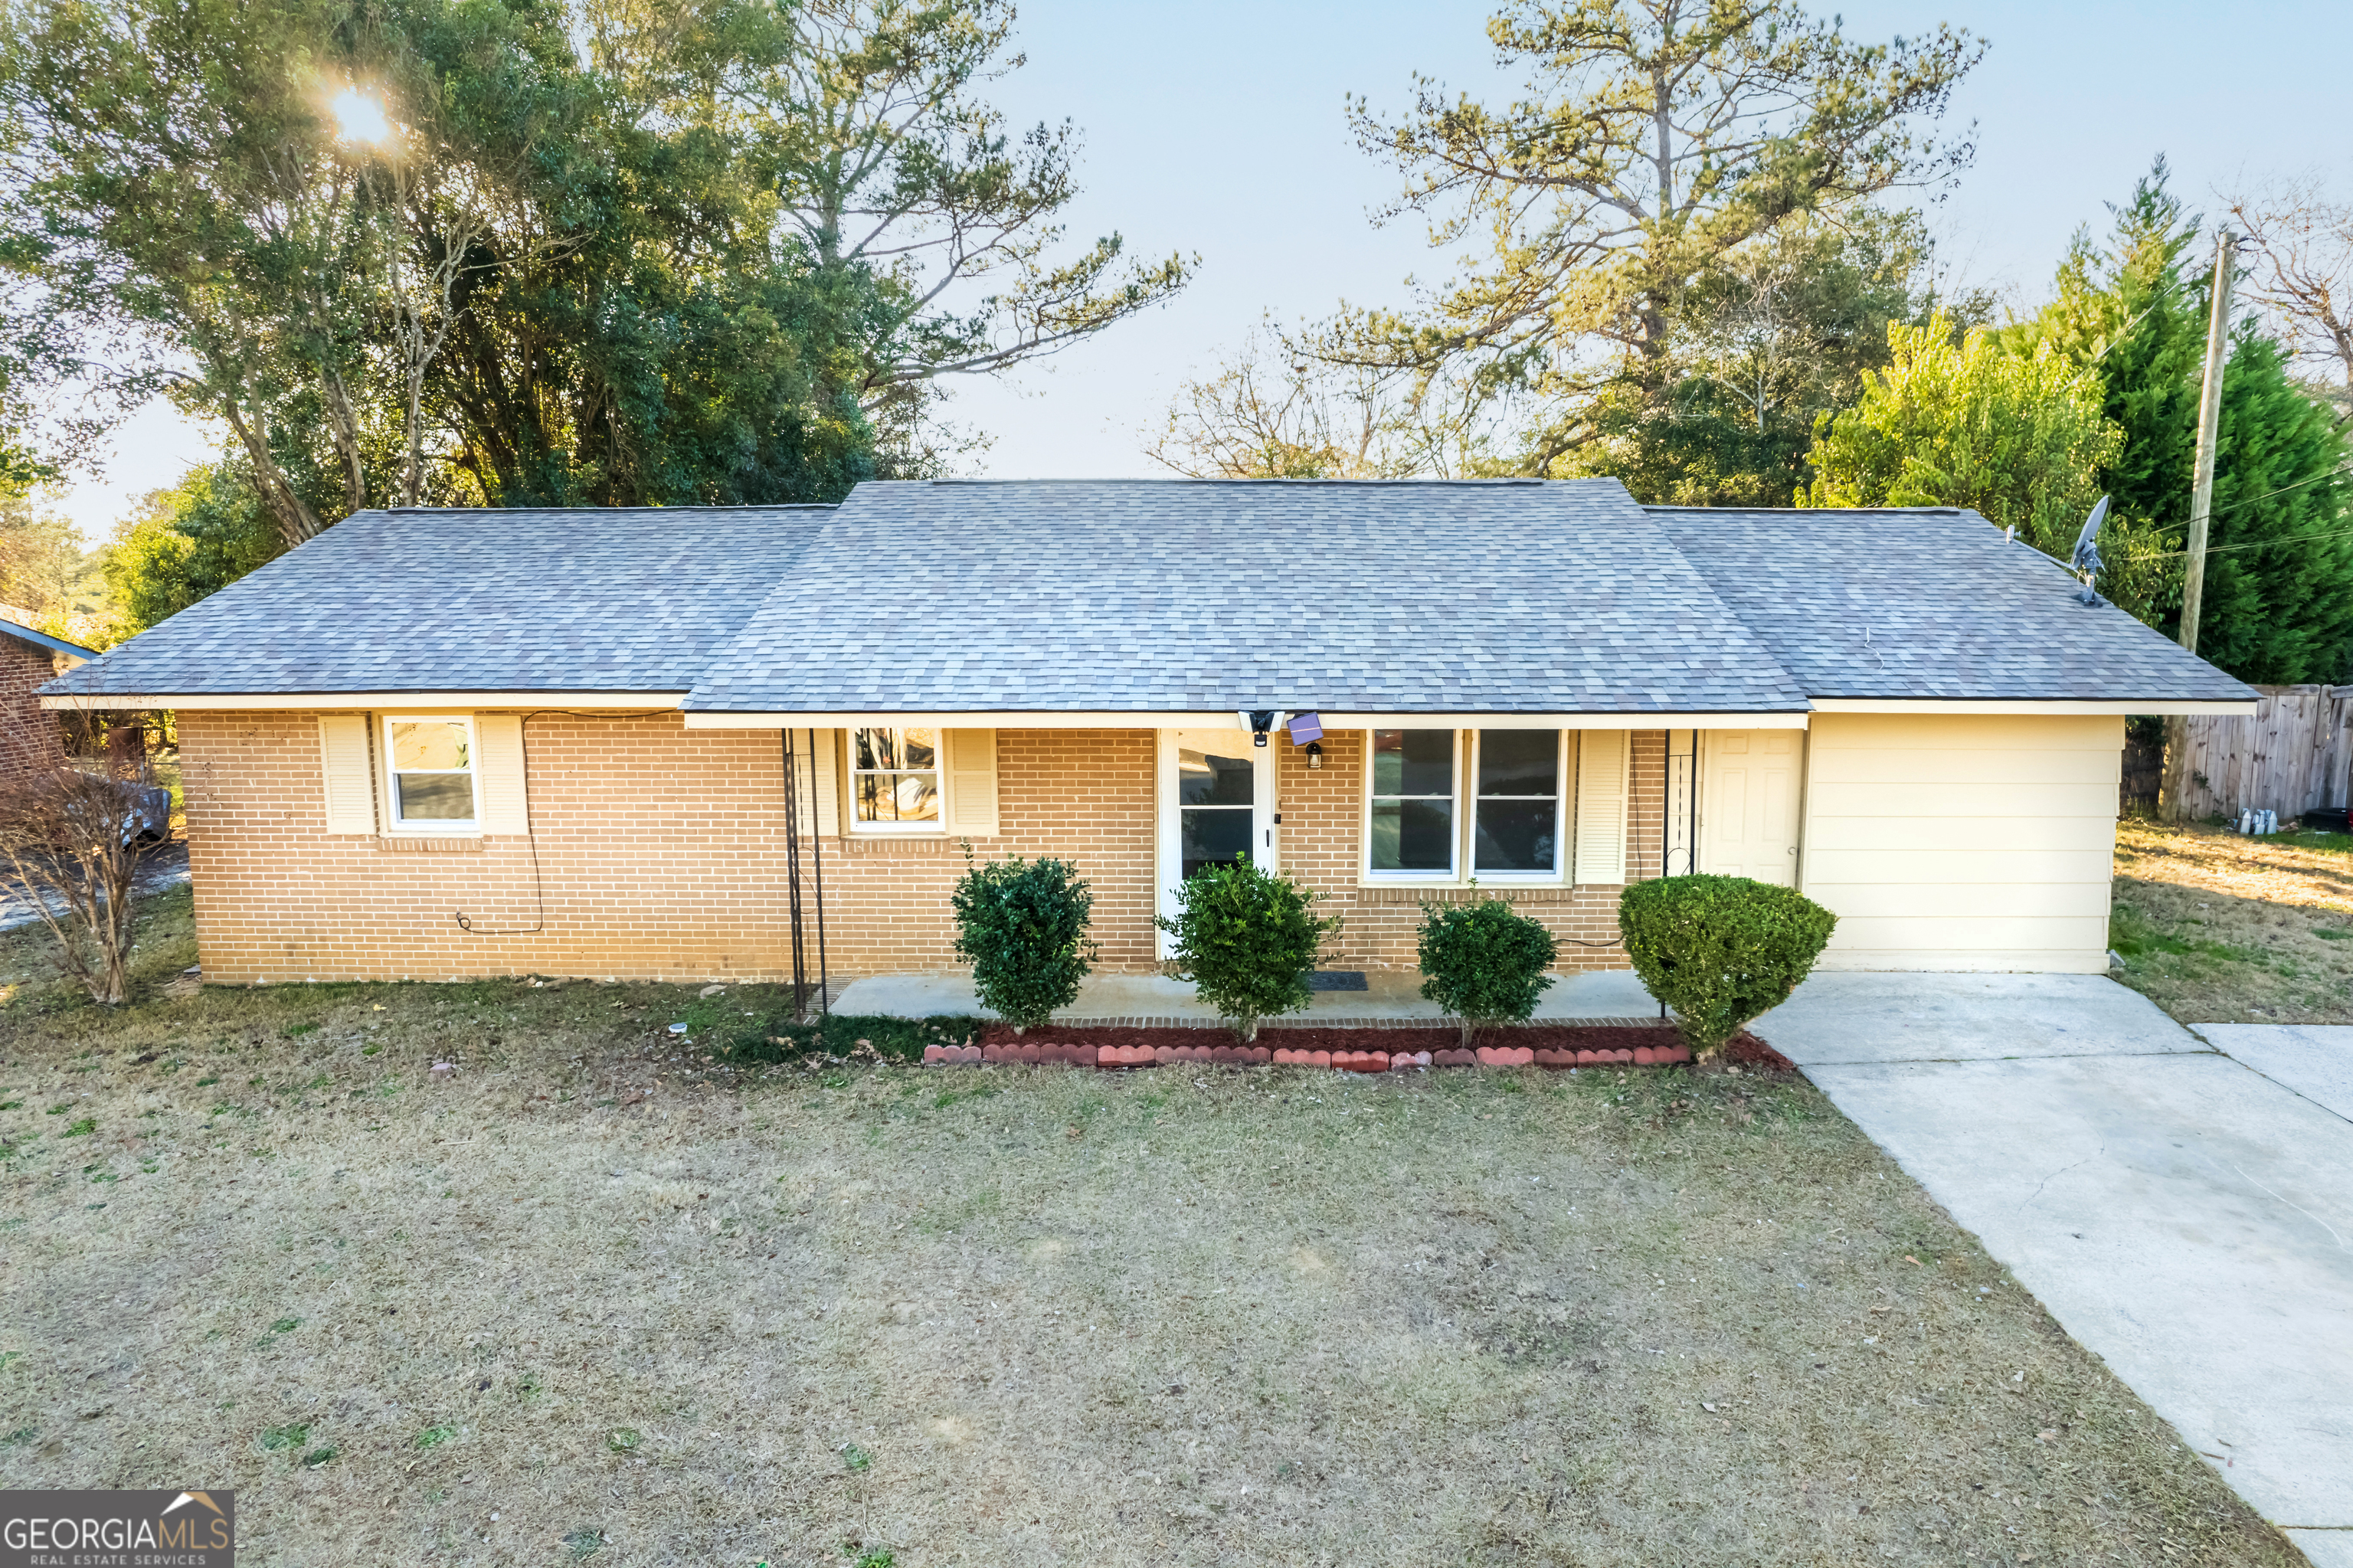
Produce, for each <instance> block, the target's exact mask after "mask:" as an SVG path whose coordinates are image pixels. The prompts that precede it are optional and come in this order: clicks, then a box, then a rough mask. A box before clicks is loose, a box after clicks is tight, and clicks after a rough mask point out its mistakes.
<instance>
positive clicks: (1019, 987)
mask: <svg viewBox="0 0 2353 1568" xmlns="http://www.w3.org/2000/svg"><path fill="white" fill-rule="evenodd" d="M965 867H966V869H965V874H964V878H963V880H961V881H959V882H958V883H957V884H956V885H955V894H954V895H952V896H951V898H950V900H949V902H950V904H951V906H953V907H954V908H955V921H956V944H955V950H956V956H957V957H958V958H960V959H971V960H972V984H973V989H974V990H975V991H978V992H979V993H980V1003H981V1005H982V1006H983V1007H986V1008H987V1009H988V1010H989V1011H991V1012H995V1013H997V1015H998V1016H999V1017H1001V1018H1003V1019H1004V1020H1005V1021H1006V1022H1008V1023H1010V1024H1012V1025H1013V1032H1014V1033H1016V1034H1018V1033H1022V1032H1024V1031H1025V1030H1028V1029H1029V1028H1030V1027H1031V1026H1032V1025H1037V1024H1042V1023H1044V1022H1046V1021H1047V1020H1048V1019H1050V1018H1051V1017H1053V1015H1054V1011H1055V1009H1057V1008H1062V1007H1068V1006H1070V1005H1071V1002H1073V1001H1077V1000H1078V995H1079V982H1080V981H1081V980H1084V979H1086V978H1087V971H1088V970H1089V969H1092V968H1093V967H1094V966H1093V964H1092V955H1093V951H1094V948H1093V945H1092V943H1090V942H1089V941H1088V940H1087V921H1088V918H1089V917H1090V916H1092V913H1093V911H1094V904H1095V897H1094V895H1093V893H1092V892H1091V891H1089V889H1088V887H1087V885H1086V884H1085V883H1083V882H1082V881H1080V880H1079V868H1078V867H1076V866H1074V865H1072V864H1071V863H1069V862H1068V861H1060V860H1042V859H1041V860H1031V861H1025V860H1021V859H1018V858H1016V859H1012V860H999V861H991V862H990V863H987V865H978V864H975V863H974V862H973V859H972V850H971V847H970V846H969V845H967V846H966V847H965Z"/></svg>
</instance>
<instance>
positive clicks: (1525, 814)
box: [1471, 729, 1567, 876]
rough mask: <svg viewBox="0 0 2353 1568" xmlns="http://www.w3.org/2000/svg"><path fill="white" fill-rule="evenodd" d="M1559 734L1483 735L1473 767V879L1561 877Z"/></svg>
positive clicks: (1538, 731) (1500, 731)
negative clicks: (1479, 877) (1475, 790)
mask: <svg viewBox="0 0 2353 1568" xmlns="http://www.w3.org/2000/svg"><path fill="white" fill-rule="evenodd" d="M1561 733H1562V732H1561V731H1559V730H1556V729H1482V730H1481V731H1479V732H1478V736H1477V741H1476V755H1477V758H1478V760H1477V761H1476V763H1475V764H1473V769H1474V772H1475V776H1476V777H1477V779H1478V791H1479V792H1478V794H1477V796H1476V797H1475V799H1474V800H1473V801H1472V816H1471V873H1472V875H1474V876H1558V875H1559V874H1560V871H1561V864H1560V853H1561V837H1562V834H1561V798H1562V791H1561V780H1562V779H1563V778H1564V777H1565V776H1566V775H1567V768H1564V767H1563V766H1562V763H1561V753H1562V747H1561Z"/></svg>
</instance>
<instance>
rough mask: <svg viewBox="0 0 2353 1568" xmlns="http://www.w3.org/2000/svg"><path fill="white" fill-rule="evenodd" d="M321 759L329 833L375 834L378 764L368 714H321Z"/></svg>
mask: <svg viewBox="0 0 2353 1568" xmlns="http://www.w3.org/2000/svg"><path fill="white" fill-rule="evenodd" d="M319 760H320V766H321V774H322V783H323V784H324V786H325V788H326V796H327V831H328V832H331V833H370V834H373V833H374V832H375V758H374V755H373V753H372V750H371V748H370V747H369V745H368V716H367V715H365V714H321V715H319Z"/></svg>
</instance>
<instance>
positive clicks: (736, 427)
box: [0, 0, 1186, 545]
mask: <svg viewBox="0 0 2353 1568" xmlns="http://www.w3.org/2000/svg"><path fill="white" fill-rule="evenodd" d="M1010 24H1011V13H1010V11H1009V10H1008V8H1006V7H1005V6H1003V5H1001V4H999V3H997V0H940V3H937V4H925V5H916V4H908V3H906V0H805V3H803V4H798V5H744V4H742V3H741V0H686V3H682V4H679V5H649V4H646V3H644V0H580V3H579V4H576V5H569V6H564V5H537V4H531V5H523V4H514V3H512V0H286V3H285V4H282V5H266V6H253V5H241V4H235V3H231V0H8V3H6V4H5V9H0V126H5V127H6V128H7V133H8V134H9V135H11V136H13V137H15V138H16V140H15V141H14V142H12V143H10V150H11V152H12V153H13V154H14V155H13V156H11V157H10V158H8V159H7V160H6V161H5V164H0V229H5V231H8V232H11V233H13V234H15V235H16V236H17V237H18V238H16V240H14V241H11V249H7V251H6V252H5V258H0V259H5V260H7V261H8V263H9V264H10V265H11V266H12V267H14V268H15V269H16V273H17V275H20V276H30V277H32V278H34V279H35V280H36V281H37V283H38V285H39V286H40V288H41V289H42V290H43V291H46V297H47V298H51V299H54V300H56V301H58V302H61V304H60V308H61V309H63V310H65V311H66V312H67V313H68V315H69V317H70V319H71V321H72V323H73V324H74V326H75V328H76V329H77V330H78V331H79V333H80V334H82V336H83V337H84V338H85V339H93V340H94V339H96V338H99V337H101V336H104V335H105V334H113V335H115V336H116V337H118V338H120V339H121V340H122V341H123V342H124V343H126V344H136V345H141V346H143V348H144V349H145V350H146V351H147V352H146V354H145V356H144V357H143V358H142V359H139V360H137V361H136V362H135V363H134V364H133V366H132V370H131V372H130V373H129V374H127V375H125V376H122V377H121V379H120V382H119V385H120V387H121V390H122V391H123V392H124V395H125V396H133V395H137V394H138V393H140V392H141V391H142V390H143V389H144V388H146V387H155V386H162V387H168V388H169V389H170V390H171V392H172V394H173V396H174V397H177V398H178V399H180V400H181V401H182V402H183V403H184V404H185V406H187V407H189V408H192V409H194V410H196V411H200V412H203V413H205V414H207V415H210V416H212V417H216V418H220V419H222V420H223V421H224V422H226V423H227V425H228V426H229V428H230V429H231V430H232V432H233V433H234V435H235V437H236V440H237V446H238V454H239V456H240V458H241V460H242V461H243V463H244V465H245V467H246V469H247V471H248V472H249V475H250V479H251V482H252V483H253V484H254V486H255V488H256V491H257V493H259V496H260V497H261V500H262V501H263V503H264V504H265V505H266V506H267V508H268V510H269V514H270V515H271V517H272V518H273V520H274V522H275V524H276V525H277V527H278V529H279V532H280V536H281V538H282V539H283V541H284V542H285V543H286V544H288V545H293V544H298V543H300V542H301V540H303V539H305V538H308V537H310V536H311V535H315V534H316V533H317V532H318V531H319V529H320V528H321V527H322V526H324V525H325V524H327V523H329V522H331V521H332V519H333V518H334V517H337V516H341V515H343V514H345V513H348V512H349V511H351V510H353V509H354V508H356V507H359V506H362V505H366V504H372V503H379V502H382V501H384V500H387V499H391V500H399V501H426V502H435V503H502V504H510V505H512V504H524V503H558V504H629V503H689V502H754V501H799V500H821V499H831V498H835V497H838V496H839V495H840V494H841V493H844V492H846V491H847V490H848V489H849V486H850V485H852V484H854V483H855V482H857V481H858V480H860V479H861V478H864V477H866V476H868V475H869V474H872V473H875V472H878V471H908V470H909V469H910V468H911V467H912V468H918V469H919V468H920V467H921V466H922V465H923V464H925V463H927V462H935V461H938V451H939V448H938V445H937V443H936V442H934V441H933V440H931V439H930V438H929V437H927V435H926V434H925V421H924V413H925V409H926V408H927V406H928V404H929V402H930V401H931V398H932V396H933V394H932V390H931V389H933V388H934V387H936V386H937V385H938V382H939V379H940V378H941V377H944V376H955V375H970V374H992V373H997V372H1001V371H1003V370H1005V369H1008V368H1009V367H1011V366H1016V365H1018V364H1020V363H1022V362H1023V361H1024V360H1026V359H1028V358H1030V357H1033V356H1035V355H1042V354H1048V353H1051V352H1053V351H1054V350H1056V349H1058V348H1060V347H1062V346H1065V345H1067V344H1071V343H1073V342H1077V341H1080V340H1082V339H1083V338H1085V337H1087V336H1089V335H1091V334H1094V333H1097V332H1100V331H1103V330H1104V329H1106V328H1108V327H1110V326H1112V325H1113V324H1115V323H1118V322H1119V321H1122V320H1124V319H1125V318H1126V317H1128V316H1130V315H1132V314H1134V313H1135V312H1137V311H1140V310H1143V309H1145V308H1148V307H1149V306H1151V305H1152V304H1155V303H1156V302H1159V301H1161V300H1163V299H1166V297H1167V296H1168V294H1169V293H1170V292H1172V291H1174V290H1175V289H1176V288H1177V287H1179V286H1180V285H1181V284H1182V282H1183V281H1184V278H1185V274H1186V268H1185V266H1184V265H1183V264H1182V263H1180V262H1179V261H1177V260H1176V259H1174V258H1172V259H1170V260H1167V261H1166V262H1162V263H1158V264H1155V265H1148V266H1143V267H1131V266H1129V265H1128V264H1127V263H1126V262H1125V260H1124V258H1123V256H1122V253H1121V247H1120V244H1119V241H1118V240H1117V238H1115V237H1113V238H1108V239H1104V240H1102V241H1098V242H1097V243H1096V244H1095V245H1094V246H1093V247H1092V248H1091V249H1084V250H1082V251H1080V252H1079V253H1078V254H1076V255H1075V256H1071V257H1063V256H1061V255H1060V249H1061V247H1060V233H1061V231H1060V227H1059V225H1058V223H1057V221H1056V215H1057V214H1058V213H1059V212H1060V210H1061V209H1062V208H1063V207H1065V206H1067V204H1068V203H1069V202H1070V200H1071V198H1072V197H1073V196H1075V195H1076V192H1077V186H1076V184H1075V179H1074V176H1073V160H1074V155H1075V148H1076V142H1075V135H1074V133H1073V132H1071V131H1070V130H1069V129H1068V128H1067V127H1065V128H1063V129H1062V130H1060V131H1054V130H1051V129H1049V128H1044V127H1041V128H1039V129H1038V130H1036V131H1033V132H1029V133H1028V134H1026V135H1022V136H1018V137H1017V136H1015V135H1013V134H1012V133H1011V132H1009V131H1008V129H1007V128H1006V127H1005V126H1004V125H1003V124H1002V122H1001V119H1000V117H999V116H998V115H997V113H996V111H994V110H993V109H992V108H991V107H990V106H989V105H988V104H987V101H985V98H984V96H983V91H984V90H985V88H986V86H987V83H988V82H989V81H990V80H991V79H994V78H995V77H997V76H999V75H1001V74H1002V73H1003V72H1004V71H1006V70H1008V69H1012V68H1013V67H1014V66H1017V65H1018V63H1019V57H1018V56H1008V54H1007V52H1006V50H1007V47H1008V37H1009V27H1010ZM371 106H375V107H376V108H380V110H381V115H380V121H381V123H380V124H377V125H375V126H370V125H368V124H367V123H366V122H367V121H368V120H369V118H370V116H369V115H368V114H367V113H365V112H364V111H366V110H367V109H369V108H370V107H371ZM354 110H356V111H361V112H354ZM83 358H84V362H85V363H95V358H96V356H95V355H84V356H83ZM0 368H5V366H0ZM321 475H323V476H325V477H326V478H328V479H329V480H331V481H332V483H331V484H330V485H329V486H327V487H326V493H325V495H324V498H323V499H322V498H321V497H320V496H319V495H318V493H317V492H318V488H319V487H318V486H316V485H314V484H313V483H312V482H311V479H312V478H313V477H315V476H321Z"/></svg>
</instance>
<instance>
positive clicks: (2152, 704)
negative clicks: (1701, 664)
mask: <svg viewBox="0 0 2353 1568" xmlns="http://www.w3.org/2000/svg"><path fill="white" fill-rule="evenodd" d="M1814 711H1815V712H1817V713H1825V714H2014V715H2035V714H2040V715H2046V716H2049V717H2053V718H2066V717H2084V716H2087V715H2108V714H2124V715H2130V714H2246V715H2252V714H2253V712H2254V711H2255V700H2254V699H2253V697H2249V698H2246V699H2245V700H2243V701H2211V702H2193V701H2186V700H2180V699H2175V700H2171V701H2168V700H2165V699H2161V698H2157V697H2138V698H2132V697H2127V698H2123V699H2120V700H2117V701H2115V702H2094V701H2084V700H2081V699H2062V700H2058V701H2052V702H2038V701H2035V700H2034V699H2032V698H2030V697H1816V698H1815V699H1814Z"/></svg>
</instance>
